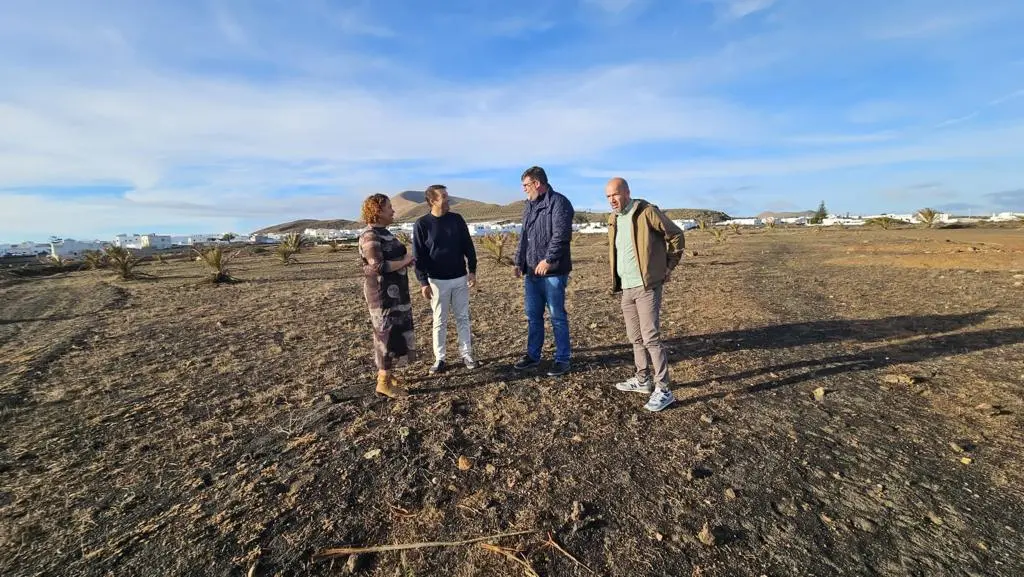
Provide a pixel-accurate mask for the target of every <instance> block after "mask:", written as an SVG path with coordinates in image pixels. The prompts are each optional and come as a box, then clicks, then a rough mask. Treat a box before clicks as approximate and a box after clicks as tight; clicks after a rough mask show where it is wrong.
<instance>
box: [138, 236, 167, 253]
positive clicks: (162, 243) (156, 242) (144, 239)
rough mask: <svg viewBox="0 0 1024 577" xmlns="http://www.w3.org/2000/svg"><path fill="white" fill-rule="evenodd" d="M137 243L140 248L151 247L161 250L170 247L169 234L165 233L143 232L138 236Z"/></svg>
mask: <svg viewBox="0 0 1024 577" xmlns="http://www.w3.org/2000/svg"><path fill="white" fill-rule="evenodd" d="M139 244H140V245H141V247H142V248H152V249H156V250H163V249H167V248H171V245H172V242H171V236H170V235H166V234H144V235H142V236H141V237H140V238H139Z"/></svg>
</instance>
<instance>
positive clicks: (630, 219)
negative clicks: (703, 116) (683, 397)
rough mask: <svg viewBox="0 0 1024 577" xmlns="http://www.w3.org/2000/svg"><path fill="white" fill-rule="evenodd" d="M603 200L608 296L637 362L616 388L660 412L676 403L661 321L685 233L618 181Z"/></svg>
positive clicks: (620, 180)
mask: <svg viewBox="0 0 1024 577" xmlns="http://www.w3.org/2000/svg"><path fill="white" fill-rule="evenodd" d="M605 196H606V197H607V198H608V204H610V205H611V207H612V214H611V215H609V217H608V261H609V264H610V266H611V273H612V292H620V291H621V292H622V316H623V318H624V319H625V321H626V335H627V336H628V337H629V340H630V342H631V343H633V360H634V362H635V364H636V374H635V375H634V376H633V377H632V378H630V379H629V380H627V381H625V382H622V383H618V384H616V385H615V388H616V389H618V390H620V391H633V392H639V393H649V394H650V395H651V396H650V399H649V400H648V401H647V404H646V405H645V406H644V408H645V409H647V410H649V411H660V410H662V409H664V408H665V407H668V406H669V405H671V404H672V403H673V402H674V401H675V397H673V396H672V390H671V388H670V384H669V377H668V356H667V354H666V353H665V348H664V346H663V345H662V343H661V332H660V328H659V327H660V318H659V317H660V315H661V296H662V288H663V285H664V284H665V283H666V282H667V281H668V280H669V276H670V274H671V272H672V270H673V269H674V268H675V267H676V265H678V264H679V261H680V260H682V257H683V247H684V246H685V241H684V238H683V231H682V230H680V229H679V227H678V226H676V225H675V223H673V222H672V221H671V220H670V219H669V218H668V217H667V216H665V213H663V212H661V210H659V209H658V207H657V206H655V205H653V204H650V203H648V202H647V201H645V200H642V199H639V198H636V199H634V198H632V197H631V196H630V192H629V184H627V183H626V181H625V180H624V179H622V178H613V179H611V180H610V181H608V185H607V186H606V187H605Z"/></svg>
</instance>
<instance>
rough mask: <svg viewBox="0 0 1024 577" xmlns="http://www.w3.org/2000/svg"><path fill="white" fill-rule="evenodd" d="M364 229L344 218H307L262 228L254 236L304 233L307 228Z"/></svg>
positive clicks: (360, 225)
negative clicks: (272, 233) (271, 233)
mask: <svg viewBox="0 0 1024 577" xmlns="http://www.w3.org/2000/svg"><path fill="white" fill-rule="evenodd" d="M362 227H363V225H362V224H361V223H358V222H356V221H354V220H345V219H343V218H342V219H337V220H313V219H309V218H307V219H303V220H293V221H291V222H284V223H281V224H275V225H274V226H268V227H266V228H261V229H260V230H257V231H256V232H255V233H254V234H266V233H268V232H277V233H281V232H302V231H304V230H306V229H307V228H334V229H341V230H344V229H355V228H362Z"/></svg>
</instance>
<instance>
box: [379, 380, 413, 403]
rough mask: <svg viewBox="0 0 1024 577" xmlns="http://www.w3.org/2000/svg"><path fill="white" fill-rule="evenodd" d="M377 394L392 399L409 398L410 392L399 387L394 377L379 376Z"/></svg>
mask: <svg viewBox="0 0 1024 577" xmlns="http://www.w3.org/2000/svg"><path fill="white" fill-rule="evenodd" d="M377 394H378V395H384V396H385V397H388V398H391V399H397V398H401V397H407V396H409V392H408V391H406V390H405V389H404V388H402V387H401V386H399V385H398V382H397V381H396V380H395V377H394V375H387V376H384V375H381V374H378V375H377Z"/></svg>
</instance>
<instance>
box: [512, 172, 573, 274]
mask: <svg viewBox="0 0 1024 577" xmlns="http://www.w3.org/2000/svg"><path fill="white" fill-rule="evenodd" d="M574 214H575V211H574V210H573V208H572V203H571V202H569V199H568V198H566V197H565V196H564V195H562V194H560V193H558V192H555V191H554V190H550V189H549V190H548V191H547V192H546V193H544V194H543V195H541V196H540V198H538V199H537V200H528V201H526V207H525V208H524V209H523V232H522V234H520V235H519V248H517V249H516V256H515V264H516V267H517V268H518V269H519V270H521V271H523V273H526V274H533V270H534V269H535V268H537V264H538V263H540V261H542V260H547V261H548V262H549V263H551V269H550V270H549V271H548V276H560V275H565V274H569V272H570V271H572V254H571V253H570V250H569V247H570V243H571V241H572V217H573V215H574Z"/></svg>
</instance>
